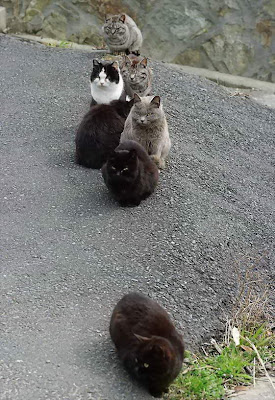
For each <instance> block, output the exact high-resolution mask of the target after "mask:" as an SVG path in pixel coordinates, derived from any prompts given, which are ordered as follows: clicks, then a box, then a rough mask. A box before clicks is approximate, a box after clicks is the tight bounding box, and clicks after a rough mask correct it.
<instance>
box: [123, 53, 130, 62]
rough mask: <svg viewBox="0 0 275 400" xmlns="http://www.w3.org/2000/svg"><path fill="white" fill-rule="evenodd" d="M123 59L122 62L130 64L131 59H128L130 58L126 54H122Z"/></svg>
mask: <svg viewBox="0 0 275 400" xmlns="http://www.w3.org/2000/svg"><path fill="white" fill-rule="evenodd" d="M123 60H124V63H125V64H131V60H130V58H129V57H128V56H126V55H125V56H123Z"/></svg>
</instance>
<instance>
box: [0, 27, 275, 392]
mask: <svg viewBox="0 0 275 400" xmlns="http://www.w3.org/2000/svg"><path fill="white" fill-rule="evenodd" d="M92 59H93V54H88V53H82V52H79V51H72V50H64V49H55V48H47V47H45V46H43V45H39V44H30V43H24V42H21V41H19V40H17V39H14V38H9V37H7V36H4V35H1V36H0V152H1V156H0V165H1V204H0V207H1V208H0V213H1V214H0V216H1V217H0V218H1V220H0V229H1V233H0V239H1V255H0V256H1V293H0V294H1V314H0V315H1V317H0V318H1V320H0V330H1V340H0V343H1V344H0V346H1V349H0V360H1V364H0V369H1V373H0V399H4V400H8V399H9V400H46V399H49V400H59V399H62V400H76V399H77V400H81V399H83V400H87V399H93V400H103V399H106V400H123V399H126V400H132V399H133V400H135V399H138V400H142V399H149V398H150V396H149V395H147V393H146V392H145V391H144V390H143V389H140V388H139V387H138V386H137V385H136V384H135V383H132V382H131V381H130V380H129V378H128V376H127V374H126V373H124V371H123V369H122V368H121V366H120V364H119V363H118V361H117V358H116V355H115V353H114V350H113V346H112V344H111V342H110V339H109V335H108V323H109V318H110V314H111V311H112V308H113V306H114V304H115V302H116V301H117V300H118V299H119V298H120V297H121V296H122V295H123V294H124V293H126V292H128V291H130V290H140V291H142V292H143V293H145V294H148V295H149V296H151V297H152V298H154V299H157V300H158V301H159V302H160V303H161V304H163V305H164V306H165V307H166V309H167V310H168V311H169V312H170V313H171V315H172V316H173V318H174V319H175V321H176V324H177V326H178V327H179V328H180V329H182V331H183V332H184V335H185V338H186V341H187V343H188V345H189V346H190V347H193V348H194V347H196V346H198V345H199V344H200V343H201V341H202V340H206V339H207V338H209V337H210V336H211V335H214V334H216V333H218V332H219V330H220V329H221V327H222V321H223V319H224V315H225V314H226V313H227V312H228V311H229V310H230V308H231V305H232V303H231V297H232V296H233V295H234V293H235V290H236V279H235V275H234V270H235V267H236V265H239V268H240V269H241V270H244V269H245V267H246V266H249V265H251V263H253V264H254V265H255V268H256V269H257V270H259V271H261V273H262V276H263V277H264V279H266V281H270V280H271V279H272V273H274V259H275V256H274V226H275V221H274V219H275V218H274V208H275V202H274V194H275V193H274V192H275V190H274V189H275V180H274V154H275V145H274V132H275V110H272V109H268V108H265V107H264V106H261V105H258V104H256V103H254V102H253V101H251V100H250V99H243V98H238V97H230V95H229V93H228V92H226V91H224V90H223V89H222V88H220V87H218V86H217V85H215V84H213V83H211V82H208V81H205V80H203V79H201V78H198V77H191V76H190V75H183V74H181V73H180V72H177V71H173V70H172V69H169V68H168V67H167V66H165V64H162V63H154V64H153V67H154V75H155V85H154V87H155V93H156V94H160V95H161V96H162V98H163V100H164V104H165V109H166V110H167V113H168V118H169V125H170V132H171V138H172V141H173V146H172V153H171V158H170V163H169V167H168V169H167V170H166V171H165V172H163V173H162V175H161V181H160V185H159V188H158V190H157V192H156V194H155V195H154V196H153V197H151V198H150V199H148V200H147V201H146V202H144V203H143V204H142V205H141V206H140V207H137V208H120V207H118V206H117V204H116V203H115V202H114V201H113V200H112V199H111V198H110V197H109V195H108V193H107V190H106V188H105V187H104V185H103V182H102V178H101V174H100V172H99V171H90V170H87V169H84V168H81V167H79V166H76V165H75V164H74V162H73V153H74V135H75V131H76V127H77V125H78V123H79V122H80V120H81V118H82V116H83V114H84V113H85V112H86V110H87V108H88V105H89V100H90V98H89V82H88V77H89V73H90V69H91V65H92ZM272 269H273V271H272Z"/></svg>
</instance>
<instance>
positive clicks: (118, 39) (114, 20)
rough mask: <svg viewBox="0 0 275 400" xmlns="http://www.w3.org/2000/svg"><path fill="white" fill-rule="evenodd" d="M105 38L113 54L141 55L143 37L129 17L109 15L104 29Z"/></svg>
mask: <svg viewBox="0 0 275 400" xmlns="http://www.w3.org/2000/svg"><path fill="white" fill-rule="evenodd" d="M102 30H103V36H104V39H105V42H106V44H107V46H108V47H109V49H110V51H111V52H123V51H125V52H126V54H129V53H134V54H136V55H139V49H140V48H141V45H142V35H141V32H140V30H139V28H138V27H137V25H136V23H135V21H134V20H132V18H131V17H129V15H126V14H119V15H107V16H106V20H105V23H104V25H103V27H102Z"/></svg>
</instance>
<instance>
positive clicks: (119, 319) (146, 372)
mask: <svg viewBox="0 0 275 400" xmlns="http://www.w3.org/2000/svg"><path fill="white" fill-rule="evenodd" d="M110 334H111V338H112V340H113V342H114V344H115V346H116V348H117V351H118V356H119V358H120V359H121V361H122V362H123V364H124V366H125V367H126V369H127V370H128V371H129V372H130V373H131V374H132V375H133V376H135V377H136V378H137V379H138V380H140V381H141V382H142V383H143V384H144V385H145V386H147V387H148V389H149V391H150V393H151V394H152V395H153V396H156V397H158V396H160V395H161V394H162V393H163V392H165V391H167V389H168V386H169V384H170V383H171V382H172V381H173V380H174V379H175V378H176V377H177V375H178V374H179V372H180V370H181V366H182V362H183V356H184V344H183V340H182V336H181V335H180V334H179V333H178V332H177V330H176V329H175V327H174V325H173V323H172V321H171V319H170V317H169V315H168V314H167V312H166V311H165V310H164V309H163V308H162V307H161V306H160V305H159V304H158V303H156V302H155V301H153V300H151V299H150V298H148V297H146V296H144V295H142V294H139V293H129V294H127V295H126V296H124V297H123V298H122V299H121V300H120V301H119V302H118V303H117V305H116V306H115V308H114V311H113V314H112V317H111V323H110Z"/></svg>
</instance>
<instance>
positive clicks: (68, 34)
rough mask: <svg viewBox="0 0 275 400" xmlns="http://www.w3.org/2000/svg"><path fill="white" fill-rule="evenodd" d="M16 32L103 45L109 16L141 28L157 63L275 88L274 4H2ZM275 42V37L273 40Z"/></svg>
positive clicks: (102, 0) (28, 0)
mask: <svg viewBox="0 0 275 400" xmlns="http://www.w3.org/2000/svg"><path fill="white" fill-rule="evenodd" d="M0 4H1V5H3V6H4V7H6V8H7V12H8V17H9V19H8V24H9V26H10V28H11V30H12V31H21V32H28V33H37V34H39V35H42V36H45V37H46V36H47V37H52V38H58V39H61V40H70V41H75V42H78V43H89V44H94V45H96V46H98V47H101V46H103V45H104V43H103V39H102V37H101V31H100V29H101V25H102V22H103V20H104V15H105V13H107V12H111V13H118V12H126V13H128V14H129V15H131V16H132V17H133V18H134V19H135V20H136V22H137V24H138V25H139V26H140V28H141V29H142V32H143V36H144V46H143V53H144V54H146V55H149V56H151V57H153V58H155V59H159V60H164V61H169V62H175V63H180V64H186V65H191V66H195V67H203V68H208V69H211V70H218V71H221V72H226V73H230V74H235V75H244V76H248V77H252V78H256V79H263V80H267V81H272V82H275V40H274V35H275V0H140V1H137V0H90V1H89V0H59V1H58V0H57V1H53V0H24V1H19V0H2V1H0ZM272 36H273V37H272Z"/></svg>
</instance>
